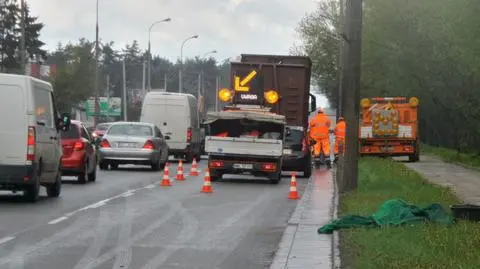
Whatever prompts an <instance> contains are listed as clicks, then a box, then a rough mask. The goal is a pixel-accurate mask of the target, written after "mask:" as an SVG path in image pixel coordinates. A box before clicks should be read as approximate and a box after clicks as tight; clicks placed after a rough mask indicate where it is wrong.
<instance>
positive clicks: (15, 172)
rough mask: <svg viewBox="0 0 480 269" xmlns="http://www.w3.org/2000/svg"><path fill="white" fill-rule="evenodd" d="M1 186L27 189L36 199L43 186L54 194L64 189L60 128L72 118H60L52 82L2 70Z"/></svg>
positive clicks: (66, 124)
mask: <svg viewBox="0 0 480 269" xmlns="http://www.w3.org/2000/svg"><path fill="white" fill-rule="evenodd" d="M0 110H1V111H0V190H11V191H14V192H16V191H23V194H24V197H25V198H26V199H27V200H28V201H30V202H35V201H36V200H37V198H38V192H39V189H40V186H45V187H46V188H47V194H48V196H50V197H58V196H59V195H60V191H61V172H60V159H61V155H62V146H61V141H60V135H59V132H61V130H62V128H63V129H68V128H69V124H70V118H69V117H68V116H67V115H64V118H59V115H58V111H57V109H56V107H55V102H54V99H53V88H52V85H50V83H47V82H45V81H42V80H38V79H35V78H32V77H28V76H22V75H13V74H0Z"/></svg>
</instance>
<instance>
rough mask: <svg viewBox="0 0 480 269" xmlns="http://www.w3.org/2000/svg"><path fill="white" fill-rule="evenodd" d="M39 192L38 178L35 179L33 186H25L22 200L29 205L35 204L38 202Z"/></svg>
mask: <svg viewBox="0 0 480 269" xmlns="http://www.w3.org/2000/svg"><path fill="white" fill-rule="evenodd" d="M39 192H40V179H39V176H37V178H35V182H34V183H33V185H29V186H27V187H26V188H25V189H24V190H23V198H24V199H25V200H26V201H27V202H29V203H35V202H37V200H38V194H39Z"/></svg>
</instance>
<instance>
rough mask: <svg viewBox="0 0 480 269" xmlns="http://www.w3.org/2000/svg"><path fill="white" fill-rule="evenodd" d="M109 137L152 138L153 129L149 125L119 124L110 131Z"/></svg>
mask: <svg viewBox="0 0 480 269" xmlns="http://www.w3.org/2000/svg"><path fill="white" fill-rule="evenodd" d="M107 135H126V136H152V135H153V131H152V128H151V127H150V126H148V125H139V124H118V125H113V126H112V127H110V129H109V130H108V133H107Z"/></svg>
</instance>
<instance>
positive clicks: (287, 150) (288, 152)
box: [283, 149, 292, 155]
mask: <svg viewBox="0 0 480 269" xmlns="http://www.w3.org/2000/svg"><path fill="white" fill-rule="evenodd" d="M283 154H287V155H289V154H292V150H291V149H284V150H283Z"/></svg>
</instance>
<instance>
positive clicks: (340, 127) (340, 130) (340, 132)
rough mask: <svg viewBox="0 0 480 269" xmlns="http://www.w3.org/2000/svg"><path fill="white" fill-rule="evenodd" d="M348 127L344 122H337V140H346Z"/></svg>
mask: <svg viewBox="0 0 480 269" xmlns="http://www.w3.org/2000/svg"><path fill="white" fill-rule="evenodd" d="M346 127H347V126H346V123H345V121H343V120H342V121H339V122H337V125H336V126H335V138H341V139H345V136H346Z"/></svg>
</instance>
